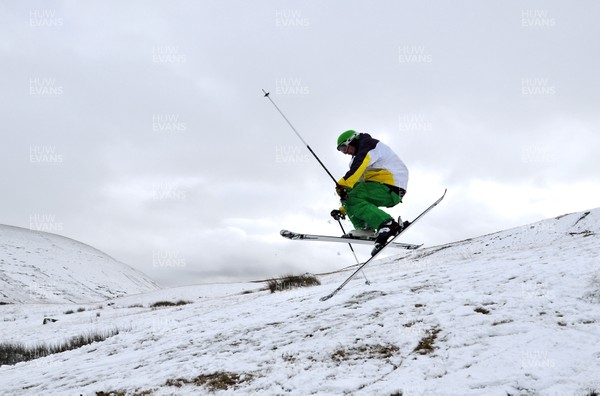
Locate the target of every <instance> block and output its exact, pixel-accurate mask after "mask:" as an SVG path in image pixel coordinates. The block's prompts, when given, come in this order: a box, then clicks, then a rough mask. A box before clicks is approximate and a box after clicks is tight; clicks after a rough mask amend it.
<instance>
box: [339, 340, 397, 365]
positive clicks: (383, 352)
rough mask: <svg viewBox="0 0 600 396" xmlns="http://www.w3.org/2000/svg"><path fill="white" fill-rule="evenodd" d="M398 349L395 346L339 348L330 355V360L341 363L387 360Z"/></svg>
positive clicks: (377, 345) (379, 345)
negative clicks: (361, 360) (346, 361)
mask: <svg viewBox="0 0 600 396" xmlns="http://www.w3.org/2000/svg"><path fill="white" fill-rule="evenodd" d="M399 350H400V348H398V347H397V346H396V345H392V344H387V345H381V344H376V345H361V346H359V347H354V348H347V349H344V348H340V349H337V350H336V351H335V352H334V353H332V354H331V359H333V360H335V361H337V362H341V361H344V360H357V359H363V360H367V359H389V358H391V357H392V356H394V355H395V354H396V353H397V352H398V351H399Z"/></svg>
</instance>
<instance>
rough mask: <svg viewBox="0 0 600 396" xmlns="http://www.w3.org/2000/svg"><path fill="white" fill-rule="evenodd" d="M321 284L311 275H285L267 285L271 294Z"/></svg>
mask: <svg viewBox="0 0 600 396" xmlns="http://www.w3.org/2000/svg"><path fill="white" fill-rule="evenodd" d="M320 284H321V282H320V281H319V280H318V279H317V277H316V276H314V275H311V274H304V275H286V276H284V277H282V278H279V279H271V280H270V281H269V283H268V287H269V290H270V291H271V293H275V292H276V291H283V290H291V289H295V288H297V287H310V286H318V285H320Z"/></svg>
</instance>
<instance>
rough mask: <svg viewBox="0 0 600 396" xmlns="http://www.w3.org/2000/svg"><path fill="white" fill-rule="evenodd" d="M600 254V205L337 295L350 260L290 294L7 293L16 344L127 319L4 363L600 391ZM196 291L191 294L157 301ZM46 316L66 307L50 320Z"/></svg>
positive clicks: (6, 374) (112, 372) (169, 388)
mask: <svg viewBox="0 0 600 396" xmlns="http://www.w3.org/2000/svg"><path fill="white" fill-rule="evenodd" d="M291 243H293V242H291ZM307 248H308V247H307ZM314 248H315V249H322V248H323V247H322V246H317V245H316V244H315V246H314ZM599 252H600V210H598V209H596V210H593V211H590V212H585V213H577V214H571V215H566V216H562V217H560V218H557V219H549V220H545V221H542V222H539V223H535V224H532V225H528V226H523V227H519V228H515V229H511V230H507V231H502V232H499V233H496V234H492V235H486V236H482V237H479V238H474V239H471V240H467V241H461V242H457V243H453V244H449V245H444V246H437V247H431V248H427V249H421V250H417V251H412V252H406V253H402V254H401V255H399V256H395V257H390V258H387V259H383V260H379V261H377V262H374V263H373V265H370V266H368V267H367V268H366V273H367V275H368V277H369V278H370V280H371V281H372V284H371V285H366V284H365V283H364V280H361V279H355V280H353V281H352V282H350V283H349V284H348V285H347V287H346V288H345V289H343V290H342V291H341V292H340V293H339V294H338V295H336V296H335V297H333V298H332V299H330V300H328V301H326V302H320V301H319V298H320V297H322V296H324V295H326V294H328V293H329V292H330V291H331V290H332V289H333V288H335V287H336V286H337V285H338V284H339V283H340V282H342V281H343V280H344V279H345V278H346V277H347V275H348V274H349V270H347V271H342V272H339V273H335V274H332V275H327V276H322V277H321V278H320V279H321V282H322V283H323V284H322V285H321V286H315V287H310V288H305V289H295V290H292V291H284V292H277V293H274V294H271V293H270V292H268V291H263V290H260V289H261V287H263V286H264V285H260V284H253V283H248V284H228V285H207V286H196V287H185V288H176V289H168V290H160V291H155V292H151V293H147V294H143V295H136V296H129V297H123V298H118V299H114V300H112V301H111V302H110V303H108V304H107V303H102V304H89V305H83V306H82V305H73V304H53V305H48V304H46V305H17V304H15V305H4V306H0V322H1V323H2V326H1V327H0V338H1V339H2V340H3V341H5V342H6V341H12V342H18V341H23V342H26V343H28V344H36V343H39V342H46V343H51V342H56V341H60V340H63V339H64V338H66V337H71V336H74V335H78V334H81V333H82V332H85V331H103V330H106V329H118V330H119V331H120V333H119V334H118V335H115V336H112V337H110V338H108V339H106V340H105V341H102V342H98V343H94V344H91V345H88V346H84V347H82V348H79V349H75V350H72V351H69V352H63V353H60V354H55V355H51V356H48V357H45V358H40V359H36V360H32V361H29V362H24V363H18V364H16V365H14V366H8V365H5V366H2V367H0V388H1V389H2V391H3V392H2V393H5V394H11V395H21V394H24V395H25V394H44V395H54V394H56V395H63V394H80V393H81V394H84V395H94V394H96V393H97V392H124V393H127V394H152V395H171V394H182V395H187V394H206V393H209V392H212V391H214V392H215V393H217V394H220V393H222V394H236V395H237V394H284V393H291V394H300V395H307V394H344V393H349V394H355V395H390V394H402V395H503V396H505V395H580V396H583V395H592V394H593V391H594V390H595V391H596V392H600V259H599V258H600V257H599V255H600V253H599ZM349 261H350V258H349ZM181 299H183V300H187V301H189V302H190V303H189V304H187V305H181V306H173V307H162V308H151V307H150V306H151V305H152V304H153V303H156V302H158V301H171V302H175V301H178V300H181ZM78 307H79V308H81V309H80V311H81V312H76V313H71V314H67V313H66V312H69V311H67V310H70V311H73V310H74V309H75V308H78ZM43 317H53V318H55V319H57V320H58V321H57V322H55V323H52V324H49V325H45V326H44V325H42V324H41V320H42V318H43ZM218 389H224V390H218Z"/></svg>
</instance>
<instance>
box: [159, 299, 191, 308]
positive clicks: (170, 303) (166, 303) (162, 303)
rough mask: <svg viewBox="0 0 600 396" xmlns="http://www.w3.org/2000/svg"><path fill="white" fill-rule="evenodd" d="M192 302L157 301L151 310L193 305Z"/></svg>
mask: <svg viewBox="0 0 600 396" xmlns="http://www.w3.org/2000/svg"><path fill="white" fill-rule="evenodd" d="M191 303H192V302H191V301H185V300H179V301H176V302H173V301H157V302H155V303H154V304H152V305H150V308H160V307H177V306H180V305H186V304H191Z"/></svg>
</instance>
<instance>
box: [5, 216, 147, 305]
mask: <svg viewBox="0 0 600 396" xmlns="http://www.w3.org/2000/svg"><path fill="white" fill-rule="evenodd" d="M157 288H158V285H157V284H156V283H155V282H153V281H152V280H151V279H149V278H148V277H146V276H145V275H144V274H142V273H140V272H139V271H136V270H134V269H133V268H131V267H129V266H127V265H125V264H123V263H121V262H119V261H117V260H115V259H113V258H112V257H110V256H109V255H107V254H105V253H103V252H101V251H100V250H98V249H95V248H93V247H91V246H89V245H86V244H83V243H81V242H78V241H75V240H73V239H70V238H66V237H63V236H59V235H54V234H50V233H46V232H41V231H32V230H28V229H25V228H20V227H13V226H7V225H0V301H1V302H5V303H34V302H37V303H60V302H78V303H89V302H94V301H103V300H106V299H107V298H113V297H118V296H124V295H127V294H132V293H144V292H148V291H151V290H155V289H157Z"/></svg>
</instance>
